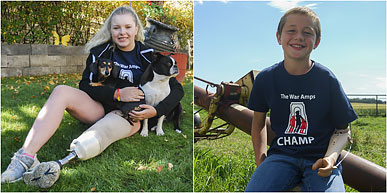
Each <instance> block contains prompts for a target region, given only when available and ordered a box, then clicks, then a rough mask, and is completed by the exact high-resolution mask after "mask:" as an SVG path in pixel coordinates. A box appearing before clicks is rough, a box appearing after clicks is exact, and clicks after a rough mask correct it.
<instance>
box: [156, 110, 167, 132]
mask: <svg viewBox="0 0 387 193" xmlns="http://www.w3.org/2000/svg"><path fill="white" fill-rule="evenodd" d="M164 118H165V115H163V116H161V117H160V118H159V120H158V121H157V125H156V127H157V128H156V134H157V135H158V136H160V135H164V131H163V121H164Z"/></svg>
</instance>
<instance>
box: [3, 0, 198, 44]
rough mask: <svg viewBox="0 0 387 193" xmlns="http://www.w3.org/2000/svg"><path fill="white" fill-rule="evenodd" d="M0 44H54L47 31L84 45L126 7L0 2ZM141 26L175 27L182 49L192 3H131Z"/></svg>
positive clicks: (190, 31) (190, 24)
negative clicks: (156, 23)
mask: <svg viewBox="0 0 387 193" xmlns="http://www.w3.org/2000/svg"><path fill="white" fill-rule="evenodd" d="M1 5H2V6H1V15H2V18H1V20H2V22H1V29H2V33H1V41H2V42H7V43H8V44H16V43H17V44H54V37H53V36H52V33H51V31H56V32H57V33H58V35H59V36H60V37H62V36H64V35H67V34H68V35H70V41H69V44H70V45H73V46H76V45H85V44H86V43H87V41H88V40H89V39H90V38H91V37H92V36H93V35H94V34H95V33H96V32H97V31H98V30H99V28H100V27H101V25H102V24H103V23H104V22H105V20H106V18H107V17H108V16H109V15H110V13H111V12H112V11H113V10H114V9H115V8H117V7H119V6H123V5H128V2H124V1H44V2H42V1H3V2H2V3H1ZM130 5H131V6H132V7H133V8H134V9H135V10H136V11H137V14H138V16H139V17H140V19H141V21H142V23H143V24H145V23H146V22H145V17H151V18H153V19H156V20H158V21H161V22H163V23H165V24H168V25H172V26H175V27H178V28H179V29H180V30H179V31H178V32H176V34H177V36H178V39H179V43H180V45H181V47H182V48H184V47H185V46H186V45H187V40H189V39H192V37H193V22H192V21H193V16H192V11H193V3H192V1H165V2H163V1H156V2H151V3H149V2H148V3H145V2H141V1H133V2H131V3H130Z"/></svg>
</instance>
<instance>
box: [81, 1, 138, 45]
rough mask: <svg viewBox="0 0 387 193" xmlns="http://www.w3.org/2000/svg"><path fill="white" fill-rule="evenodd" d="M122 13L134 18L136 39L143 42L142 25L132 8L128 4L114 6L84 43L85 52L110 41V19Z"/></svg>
mask: <svg viewBox="0 0 387 193" xmlns="http://www.w3.org/2000/svg"><path fill="white" fill-rule="evenodd" d="M124 14H130V15H132V16H133V18H135V21H136V25H137V27H138V31H137V34H136V38H135V40H136V41H140V42H144V39H145V37H144V28H143V27H142V23H141V20H140V19H139V17H138V15H137V13H136V11H134V9H133V8H131V7H129V6H122V7H118V8H116V9H115V10H114V11H113V12H112V13H111V14H110V16H109V17H108V18H107V19H106V21H105V23H104V24H103V25H102V27H101V28H100V29H99V31H98V32H97V33H96V34H95V35H94V37H93V38H91V40H90V41H89V42H88V43H87V44H86V46H85V51H86V53H89V52H90V50H91V49H92V48H93V47H95V46H98V45H101V44H103V43H106V42H108V41H111V39H112V33H111V21H112V17H113V16H115V15H124Z"/></svg>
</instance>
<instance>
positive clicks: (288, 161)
mask: <svg viewBox="0 0 387 193" xmlns="http://www.w3.org/2000/svg"><path fill="white" fill-rule="evenodd" d="M276 36H277V40H278V43H279V45H282V49H283V50H284V60H283V61H282V62H280V63H278V64H275V65H273V66H271V67H269V68H266V69H264V70H263V71H261V72H260V73H259V74H258V75H257V77H256V80H255V82H254V87H253V89H252V91H251V95H250V100H249V103H248V108H250V109H251V110H253V111H254V117H253V122H252V128H251V136H252V140H253V146H254V153H255V159H256V163H257V166H258V168H257V169H256V171H255V172H254V174H253V176H252V177H251V179H250V182H249V184H248V185H247V187H246V191H288V190H290V189H292V188H294V187H295V186H297V185H298V184H300V185H301V188H302V190H303V191H345V188H344V183H343V179H342V177H341V171H340V169H341V168H339V169H334V168H336V167H334V164H335V162H336V160H337V157H338V155H339V154H340V152H341V150H342V148H344V146H345V144H346V139H347V138H348V136H349V129H348V128H347V127H348V123H350V122H352V121H354V120H356V118H357V115H356V114H355V112H354V110H353V109H352V106H351V104H350V103H349V101H348V99H347V97H346V95H345V93H344V91H343V89H342V88H341V85H340V83H339V81H338V80H337V79H336V77H335V75H334V74H333V73H332V72H331V71H330V70H329V69H327V68H326V67H324V66H322V65H321V64H319V63H317V62H315V61H313V60H311V59H310V54H311V52H312V50H313V49H315V48H317V46H318V45H319V43H320V36H321V29H320V21H319V18H318V17H317V15H316V14H315V13H314V12H313V11H312V10H310V9H309V8H306V7H296V8H293V9H291V10H289V11H287V12H286V13H285V14H284V15H283V16H282V18H281V20H280V23H279V25H278V29H277V34H276ZM269 109H270V110H271V111H270V121H271V128H272V130H273V131H274V132H275V134H276V137H275V138H274V140H273V141H272V143H271V145H270V149H269V150H268V153H267V157H266V143H267V139H266V128H265V120H266V113H267V112H268V111H269ZM333 134H335V135H333ZM337 136H339V138H336V137H337ZM333 141H334V143H333ZM328 144H329V147H328ZM338 144H340V145H339V146H340V147H338ZM324 155H325V156H324ZM319 158H320V159H319ZM317 169H318V170H317Z"/></svg>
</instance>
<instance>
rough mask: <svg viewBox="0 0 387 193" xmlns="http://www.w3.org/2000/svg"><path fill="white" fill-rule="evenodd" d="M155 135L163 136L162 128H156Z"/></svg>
mask: <svg viewBox="0 0 387 193" xmlns="http://www.w3.org/2000/svg"><path fill="white" fill-rule="evenodd" d="M156 135H157V136H162V135H164V131H163V128H156Z"/></svg>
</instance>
